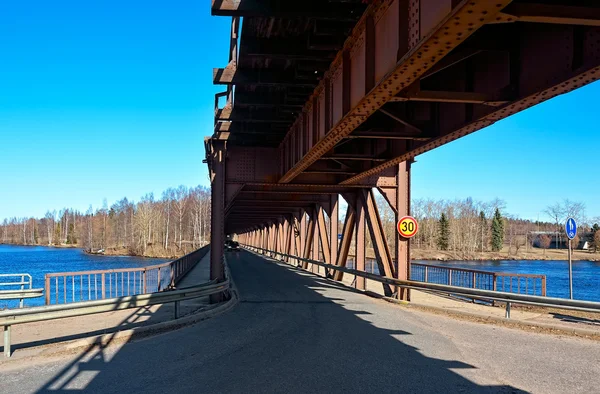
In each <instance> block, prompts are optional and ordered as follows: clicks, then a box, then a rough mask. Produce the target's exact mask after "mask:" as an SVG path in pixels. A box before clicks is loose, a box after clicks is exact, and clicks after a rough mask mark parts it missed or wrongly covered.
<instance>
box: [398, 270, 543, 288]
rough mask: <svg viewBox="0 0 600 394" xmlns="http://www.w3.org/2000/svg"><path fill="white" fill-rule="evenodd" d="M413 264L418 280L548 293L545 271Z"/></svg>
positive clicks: (414, 275) (411, 277)
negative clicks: (518, 271)
mask: <svg viewBox="0 0 600 394" xmlns="http://www.w3.org/2000/svg"><path fill="white" fill-rule="evenodd" d="M410 267H411V271H410V279H411V280H417V281H419V282H427V283H436V284H440V285H449V286H459V287H470V288H473V289H482V290H494V291H505V292H508V293H518V294H530V295H540V296H546V275H535V274H517V273H510V272H493V271H481V270H474V269H466V268H455V267H448V266H442V265H431V264H422V263H411V264H410Z"/></svg>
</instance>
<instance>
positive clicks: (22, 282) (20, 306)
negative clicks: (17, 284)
mask: <svg viewBox="0 0 600 394" xmlns="http://www.w3.org/2000/svg"><path fill="white" fill-rule="evenodd" d="M29 288H31V285H30V286H29ZM23 290H25V275H21V291H23ZM19 308H23V299H22V298H21V299H19Z"/></svg>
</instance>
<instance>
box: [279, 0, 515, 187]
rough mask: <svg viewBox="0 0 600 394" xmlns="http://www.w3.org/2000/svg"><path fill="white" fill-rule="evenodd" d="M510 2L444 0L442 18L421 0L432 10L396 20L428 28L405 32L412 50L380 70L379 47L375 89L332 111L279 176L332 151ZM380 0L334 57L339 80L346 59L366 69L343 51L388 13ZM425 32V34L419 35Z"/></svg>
mask: <svg viewBox="0 0 600 394" xmlns="http://www.w3.org/2000/svg"><path fill="white" fill-rule="evenodd" d="M400 3H401V5H403V6H405V7H410V6H412V5H410V4H409V2H406V1H403V2H400ZM410 3H413V2H410ZM417 3H420V2H417ZM509 3H510V0H498V1H494V2H491V1H487V0H472V1H462V2H460V3H459V4H457V5H456V6H455V7H454V8H452V7H451V6H450V4H451V1H447V2H444V7H445V8H440V9H442V10H448V11H446V12H447V14H446V15H445V16H443V17H441V18H439V19H436V18H437V16H436V17H432V15H434V14H435V15H440V16H441V15H444V12H443V11H441V12H438V13H435V12H432V10H433V8H432V7H434V6H435V4H423V5H422V8H423V9H427V10H429V11H430V13H423V11H422V12H421V13H419V12H416V13H414V12H413V13H409V14H408V18H409V20H408V21H398V22H397V24H398V25H401V24H406V23H407V22H408V24H410V26H411V28H412V27H413V26H417V27H419V26H420V28H423V30H424V31H423V32H422V33H421V32H420V28H419V29H418V30H417V32H416V34H412V35H409V37H407V39H409V41H410V42H409V43H408V44H409V45H408V46H407V48H410V50H408V52H407V53H405V54H402V58H401V60H400V61H398V62H396V61H395V60H396V59H393V60H394V61H393V62H391V61H390V62H389V65H390V67H387V68H386V72H385V73H383V72H381V67H382V66H380V65H378V63H377V61H380V62H382V61H383V59H387V58H386V53H384V52H381V51H379V52H377V50H376V54H377V56H376V59H377V60H376V65H375V68H376V78H379V80H378V82H377V83H376V84H375V86H374V87H373V89H371V90H370V91H368V92H364V93H365V94H364V96H362V98H360V99H358V100H356V101H355V103H354V104H353V106H352V108H351V109H350V110H349V111H348V112H347V113H345V112H343V111H342V113H343V115H342V116H341V117H340V116H334V123H335V125H334V126H333V128H332V129H330V130H327V132H326V134H325V136H324V137H323V138H321V139H320V140H319V141H318V142H317V143H316V144H314V145H313V146H312V147H310V149H309V150H308V152H307V153H306V154H303V155H301V156H300V157H299V160H295V161H294V162H293V163H292V166H291V167H288V170H287V171H286V173H285V174H284V175H283V176H282V177H281V179H280V180H279V182H280V183H289V182H291V181H292V180H293V179H294V178H296V177H297V176H298V175H300V174H301V173H302V172H303V171H305V170H306V169H307V168H308V167H309V166H310V165H312V164H313V163H314V162H315V161H316V160H318V159H319V158H320V157H321V156H323V154H325V153H327V152H328V151H330V150H331V149H332V148H333V147H334V146H335V145H336V144H337V143H339V142H340V141H341V140H342V139H343V138H345V137H346V136H347V135H349V134H350V133H352V132H353V131H354V130H355V129H356V128H357V127H358V126H359V125H360V124H362V123H363V122H364V121H365V120H367V118H368V117H369V116H371V115H372V114H374V113H375V112H377V111H378V110H380V109H381V107H383V106H384V105H385V104H386V103H387V102H388V101H389V100H390V99H392V98H393V97H394V96H396V95H397V94H398V93H400V92H401V91H402V90H404V89H406V88H408V87H409V86H410V85H412V84H413V83H414V82H415V81H418V80H419V79H420V78H421V77H422V76H423V75H424V74H425V73H426V72H427V71H429V70H430V69H431V68H432V67H433V66H434V65H435V64H436V63H437V62H438V61H439V60H440V59H442V58H443V57H444V56H445V55H447V54H448V53H449V52H450V51H451V50H452V49H454V48H455V47H457V46H458V45H459V44H461V43H462V42H463V41H465V39H467V38H468V37H469V36H471V35H472V34H473V33H475V32H476V31H477V30H478V29H479V28H481V27H482V26H483V25H485V24H486V23H488V22H491V21H492V20H493V19H494V17H495V15H496V14H497V13H498V12H500V11H501V10H502V8H504V7H505V6H506V5H507V4H509ZM376 4H377V5H376V6H374V7H372V8H370V9H369V10H367V12H365V15H363V18H362V19H361V22H359V23H358V25H357V26H356V28H355V30H354V32H353V35H352V37H351V38H350V39H349V40H348V41H347V47H345V48H344V50H342V51H340V53H339V54H338V57H337V58H336V61H334V62H333V64H332V67H331V69H330V72H331V74H333V75H336V73H337V75H338V77H337V81H340V78H341V77H340V76H339V68H340V67H342V69H343V70H342V74H344V75H348V70H347V69H346V68H344V67H343V66H344V65H346V66H349V67H351V68H353V67H357V70H358V71H357V73H360V74H365V73H366V66H365V64H359V63H356V64H355V63H353V62H344V61H343V57H344V55H343V54H344V53H347V51H348V50H350V51H351V50H352V49H353V48H352V47H353V46H354V45H356V46H358V45H359V43H361V44H362V42H363V41H362V40H360V39H359V37H361V36H362V35H363V34H364V32H365V29H366V28H367V27H366V24H367V23H366V21H367V19H368V18H369V16H370V15H377V14H378V13H379V15H388V13H390V12H392V11H391V10H392V9H393V8H392V5H394V3H392V2H385V1H384V2H379V3H376ZM398 5H399V3H398V2H397V3H396V4H395V5H394V6H395V7H398ZM395 10H396V11H395V12H400V13H402V11H403V10H398V8H396V9H395ZM421 14H423V15H421ZM397 18H398V16H395V19H393V20H397ZM438 20H439V23H438ZM377 33H378V30H377V29H375V38H372V37H371V36H372V35H373V31H370V33H369V40H370V41H372V42H378V41H380V38H378V37H377ZM421 37H423V39H421ZM386 38H389V37H387V36H384V37H381V40H384V39H386ZM405 44H406V43H398V44H397V46H398V49H399V48H400V47H402V46H404V45H405ZM387 50H388V51H389V48H387ZM399 50H400V49H399ZM394 52H395V51H394ZM379 64H382V63H379ZM386 64H387V63H386ZM340 65H342V66H340ZM350 74H352V72H351V70H350ZM379 76H381V77H379ZM354 79H355V78H351V79H349V80H350V81H351V80H354ZM345 80H346V79H344V78H341V81H342V82H341V84H342V89H341V90H342V92H344V91H348V89H347V88H346V87H345V86H344V81H345ZM323 83H324V82H321V84H320V85H319V86H318V87H317V88H316V90H315V95H320V93H321V92H322V90H323V89H324V86H323ZM363 89H364V88H363ZM338 96H339V97H337V96H336V99H335V102H334V105H333V111H332V112H334V114H336V115H338V114H339V113H340V112H339V110H338V111H337V112H336V108H343V103H344V97H343V95H338ZM311 104H312V103H310V104H307V108H308V106H309V105H311ZM336 120H337V121H336ZM297 122H298V121H297ZM295 129H297V123H295V124H294V125H293V126H292V128H291V129H290V131H289V132H288V135H291V134H293V133H294V130H295ZM284 143H285V140H284ZM280 148H281V145H280Z"/></svg>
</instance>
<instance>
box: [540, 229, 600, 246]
mask: <svg viewBox="0 0 600 394" xmlns="http://www.w3.org/2000/svg"><path fill="white" fill-rule="evenodd" d="M542 235H549V236H550V238H551V239H552V240H551V241H550V246H549V247H548V249H567V246H568V241H569V239H568V238H567V236H566V235H565V234H564V233H561V232H556V231H530V232H529V235H528V237H529V238H530V239H531V240H532V245H533V246H534V247H536V248H539V247H540V236H542ZM589 235H590V234H589V233H583V234H579V244H577V245H573V249H583V250H589V248H590V243H589V242H588V241H586V238H587V237H588V236H589Z"/></svg>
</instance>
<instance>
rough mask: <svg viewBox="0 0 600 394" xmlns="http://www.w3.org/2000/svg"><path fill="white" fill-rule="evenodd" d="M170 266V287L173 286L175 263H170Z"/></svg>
mask: <svg viewBox="0 0 600 394" xmlns="http://www.w3.org/2000/svg"><path fill="white" fill-rule="evenodd" d="M170 268H171V273H170V275H171V287H175V264H171V265H170Z"/></svg>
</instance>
